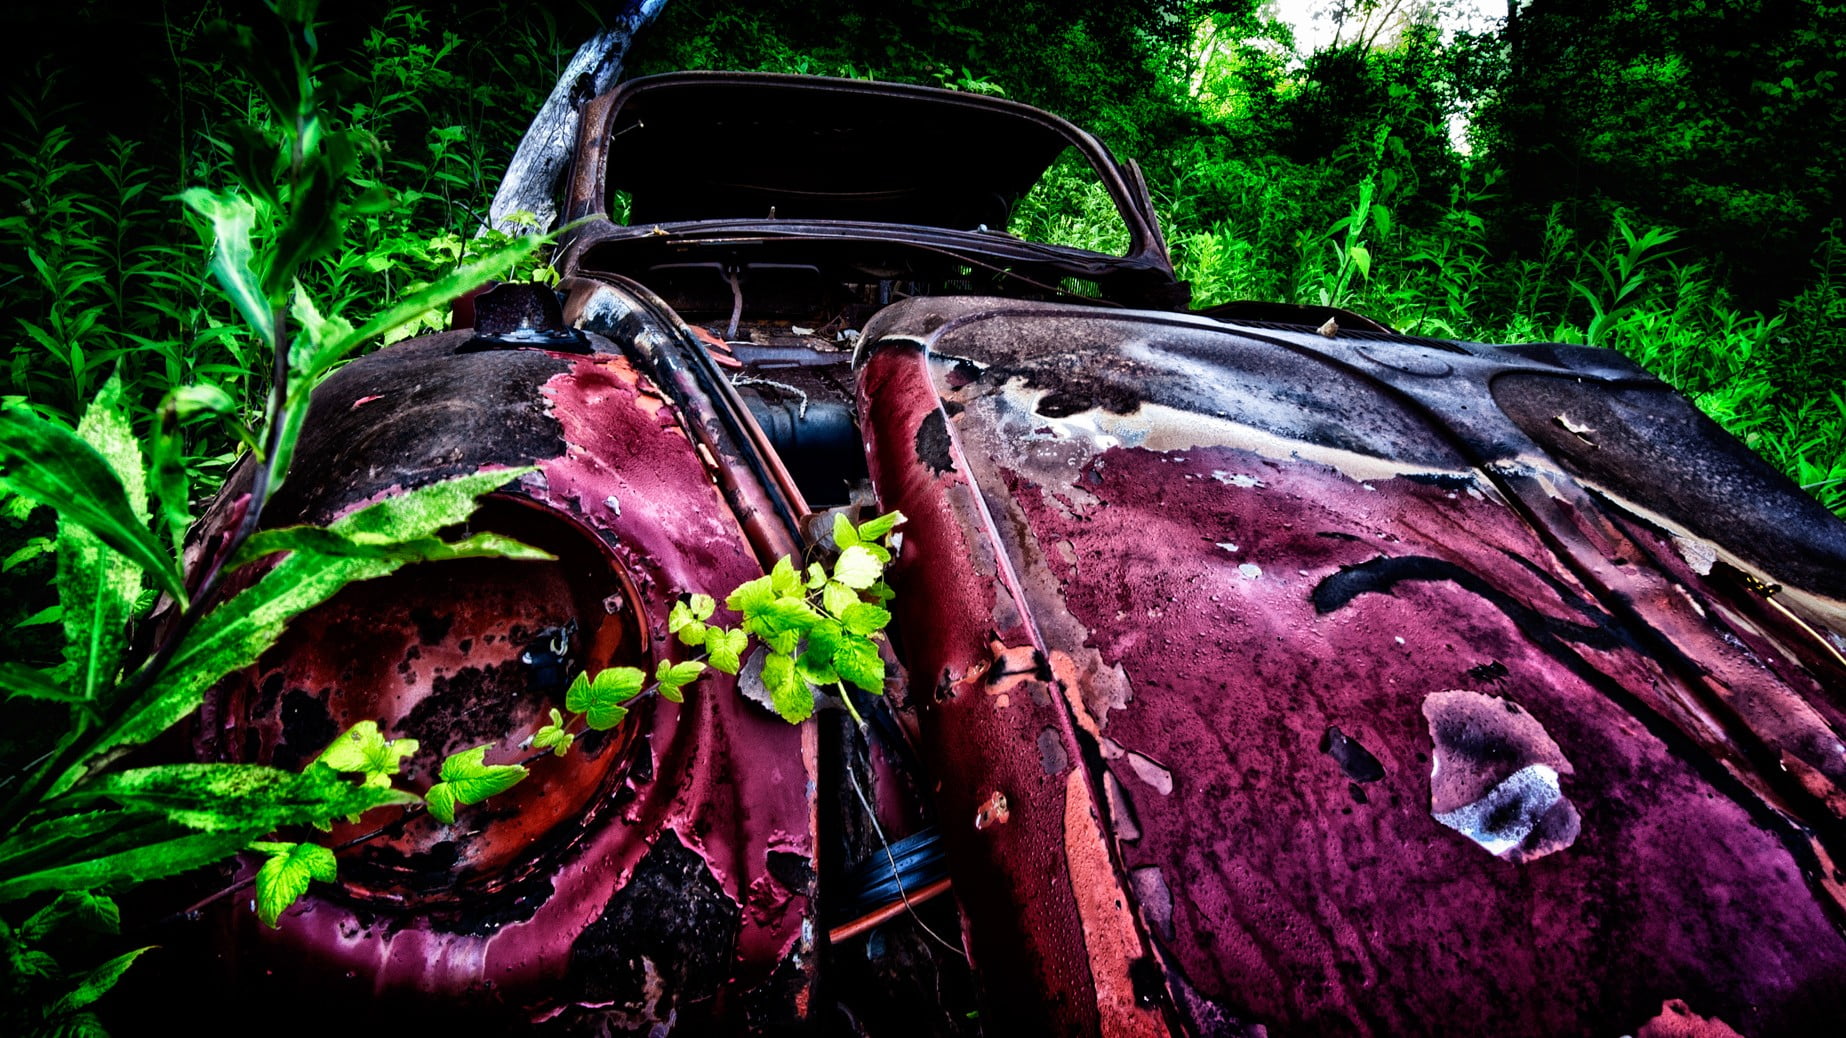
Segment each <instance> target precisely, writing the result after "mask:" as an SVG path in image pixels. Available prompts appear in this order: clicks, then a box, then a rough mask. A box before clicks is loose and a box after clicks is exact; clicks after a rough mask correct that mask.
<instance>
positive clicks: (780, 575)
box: [769, 555, 801, 595]
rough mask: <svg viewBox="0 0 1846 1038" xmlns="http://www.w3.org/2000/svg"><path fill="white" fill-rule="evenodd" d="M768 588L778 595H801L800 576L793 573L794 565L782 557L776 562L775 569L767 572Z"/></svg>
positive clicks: (785, 557)
mask: <svg viewBox="0 0 1846 1038" xmlns="http://www.w3.org/2000/svg"><path fill="white" fill-rule="evenodd" d="M769 586H770V587H771V588H773V589H774V590H775V593H776V594H778V595H798V594H800V593H801V574H799V573H797V572H795V564H794V563H793V562H790V561H789V558H788V556H786V555H784V556H782V557H781V558H779V559H777V560H776V565H775V568H774V569H772V570H770V571H769Z"/></svg>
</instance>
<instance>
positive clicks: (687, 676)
mask: <svg viewBox="0 0 1846 1038" xmlns="http://www.w3.org/2000/svg"><path fill="white" fill-rule="evenodd" d="M703 673H705V664H704V663H702V662H700V661H698V660H687V661H686V662H684V663H668V662H667V661H666V660H661V661H660V666H659V668H658V669H657V670H656V671H655V673H654V680H655V681H657V682H659V683H660V694H661V696H662V697H664V698H665V699H667V700H668V701H669V702H673V703H681V702H684V701H685V696H683V695H681V693H680V689H682V688H684V687H686V686H687V685H689V684H691V683H692V682H694V681H697V680H698V679H699V675H700V674H703Z"/></svg>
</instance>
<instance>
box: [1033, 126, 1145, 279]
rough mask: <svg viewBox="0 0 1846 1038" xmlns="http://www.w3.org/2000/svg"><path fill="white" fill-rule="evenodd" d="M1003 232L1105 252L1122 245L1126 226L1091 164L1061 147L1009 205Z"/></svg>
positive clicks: (1118, 253) (1117, 253)
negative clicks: (1010, 213) (1010, 210)
mask: <svg viewBox="0 0 1846 1038" xmlns="http://www.w3.org/2000/svg"><path fill="white" fill-rule="evenodd" d="M1006 229H1007V231H1008V233H1011V234H1013V235H1015V236H1017V237H1020V238H1024V239H1025V240H1027V241H1035V242H1040V243H1043V244H1046V245H1067V246H1070V247H1072V248H1078V249H1088V250H1089V251H1091V252H1100V253H1103V254H1104V255H1108V256H1121V255H1124V254H1125V253H1127V251H1128V227H1127V226H1126V225H1125V224H1123V223H1122V214H1121V212H1120V211H1119V210H1117V209H1116V207H1115V200H1114V199H1113V198H1110V197H1109V190H1108V188H1106V187H1104V186H1103V182H1102V180H1101V178H1099V177H1098V176H1097V175H1096V169H1095V167H1094V166H1091V165H1090V161H1089V159H1087V158H1085V157H1084V156H1083V153H1082V152H1080V151H1078V150H1077V149H1076V148H1075V147H1067V148H1065V149H1064V151H1063V153H1062V154H1060V155H1059V156H1058V160H1057V161H1056V162H1054V163H1052V164H1051V165H1050V166H1049V167H1048V168H1047V169H1046V170H1045V173H1044V175H1043V176H1041V177H1039V178H1038V183H1036V184H1034V185H1032V189H1031V190H1030V191H1028V192H1026V195H1025V197H1024V198H1021V199H1020V200H1019V204H1018V205H1017V206H1015V207H1014V208H1013V217H1012V219H1011V220H1010V221H1009V222H1008V223H1007V227H1006Z"/></svg>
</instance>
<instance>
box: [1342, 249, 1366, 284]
mask: <svg viewBox="0 0 1846 1038" xmlns="http://www.w3.org/2000/svg"><path fill="white" fill-rule="evenodd" d="M1346 254H1347V255H1348V256H1351V257H1352V262H1353V266H1355V267H1358V268H1359V276H1360V277H1362V278H1369V277H1371V276H1372V254H1371V252H1370V251H1369V250H1368V249H1366V247H1365V246H1363V245H1354V246H1353V247H1351V248H1349V249H1347V250H1346Z"/></svg>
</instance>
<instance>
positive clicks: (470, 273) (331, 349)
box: [305, 236, 551, 377]
mask: <svg viewBox="0 0 1846 1038" xmlns="http://www.w3.org/2000/svg"><path fill="white" fill-rule="evenodd" d="M550 241H551V239H550V238H549V237H538V236H532V237H520V238H514V239H512V240H510V241H508V242H507V243H506V244H504V245H500V246H498V247H496V248H494V249H492V250H490V251H488V252H486V253H483V254H482V255H481V256H480V258H478V259H476V260H474V261H472V262H470V263H465V264H463V265H462V266H460V267H457V268H455V269H454V270H452V271H450V272H449V273H447V274H445V275H443V276H442V277H439V278H437V279H436V280H435V281H433V282H431V283H430V284H428V285H425V286H424V287H423V288H420V289H418V290H416V291H414V292H409V293H406V294H405V295H402V296H399V297H398V301H397V303H396V304H395V305H394V306H392V307H391V309H389V310H387V311H385V312H384V313H382V314H380V315H378V316H377V317H374V318H372V319H371V320H370V321H367V322H366V323H365V324H364V325H362V326H360V327H359V329H358V330H357V331H354V332H353V333H352V334H350V335H346V336H343V337H341V338H339V339H336V340H334V341H333V342H331V343H329V344H328V345H326V346H325V347H322V348H321V349H319V350H318V351H316V353H315V355H314V357H313V359H312V362H311V363H310V364H309V365H308V368H307V370H306V372H305V374H307V375H308V376H310V377H314V376H318V375H320V374H322V373H323V372H325V371H327V370H328V369H330V368H332V367H333V365H335V364H337V363H339V362H340V360H341V359H343V358H344V357H345V356H346V354H348V353H350V352H352V351H353V350H354V349H356V348H358V346H359V345H360V344H362V343H364V342H366V341H368V340H370V339H373V338H376V337H377V336H380V335H383V334H385V333H386V332H389V331H391V330H392V329H394V328H396V327H398V326H399V325H403V324H409V323H410V322H412V321H414V320H416V319H417V318H418V317H421V316H422V315H423V313H424V311H427V310H431V309H434V308H436V307H438V306H441V305H443V304H445V303H447V302H448V301H449V300H451V299H454V298H455V297H456V296H459V295H461V294H462V293H464V292H467V291H468V290H470V289H473V288H478V287H480V286H481V285H484V284H486V283H487V282H489V281H492V280H493V279H494V278H497V277H499V276H500V275H501V273H502V272H503V271H505V269H506V268H507V267H508V266H510V265H513V264H516V263H518V262H520V261H521V260H523V259H525V258H526V257H527V256H530V255H532V254H533V253H534V252H536V251H538V249H539V248H540V247H541V246H543V245H546V244H548V243H549V242H550Z"/></svg>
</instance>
